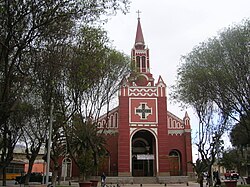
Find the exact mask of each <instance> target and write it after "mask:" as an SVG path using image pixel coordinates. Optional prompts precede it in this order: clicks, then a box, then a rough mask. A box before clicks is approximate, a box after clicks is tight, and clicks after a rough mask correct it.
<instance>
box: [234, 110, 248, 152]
mask: <svg viewBox="0 0 250 187" xmlns="http://www.w3.org/2000/svg"><path fill="white" fill-rule="evenodd" d="M230 140H231V143H232V145H233V146H236V147H238V148H240V147H246V146H247V145H249V144H250V118H247V116H245V115H244V116H242V117H241V119H240V122H239V123H237V124H236V125H235V126H234V127H233V128H232V131H231V133H230Z"/></svg>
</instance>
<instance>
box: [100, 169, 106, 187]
mask: <svg viewBox="0 0 250 187" xmlns="http://www.w3.org/2000/svg"><path fill="white" fill-rule="evenodd" d="M105 186H106V176H105V173H104V172H103V173H102V175H101V187H105Z"/></svg>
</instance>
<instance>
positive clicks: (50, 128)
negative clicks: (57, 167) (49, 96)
mask: <svg viewBox="0 0 250 187" xmlns="http://www.w3.org/2000/svg"><path fill="white" fill-rule="evenodd" d="M53 109H54V105H53V103H52V104H51V108H50V121H49V140H48V150H47V165H46V183H45V184H46V185H48V184H49V167H50V146H51V137H52V123H53Z"/></svg>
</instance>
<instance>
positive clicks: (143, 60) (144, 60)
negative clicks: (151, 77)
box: [142, 56, 146, 72]
mask: <svg viewBox="0 0 250 187" xmlns="http://www.w3.org/2000/svg"><path fill="white" fill-rule="evenodd" d="M142 72H146V57H145V56H143V57H142Z"/></svg>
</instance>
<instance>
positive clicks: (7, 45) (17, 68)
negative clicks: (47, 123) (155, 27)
mask: <svg viewBox="0 0 250 187" xmlns="http://www.w3.org/2000/svg"><path fill="white" fill-rule="evenodd" d="M128 4H129V2H128V0H107V1H106V0H105V1H102V0H97V1H91V0H87V1H81V0H76V1H75V0H74V1H73V0H67V1H62V0H55V1H31V0H28V1H15V0H14V1H1V3H0V129H1V134H3V136H2V137H1V138H3V142H6V141H7V139H8V141H10V142H16V141H15V140H14V141H13V140H11V139H9V138H10V137H11V136H9V135H8V134H7V132H8V131H9V129H8V128H7V127H9V126H10V125H11V124H10V123H9V118H10V117H11V115H13V113H14V112H15V111H16V110H18V105H19V103H20V102H22V96H23V93H24V90H25V87H26V85H27V82H29V81H27V80H29V78H30V77H32V76H33V75H32V73H31V72H33V71H31V70H32V68H33V67H34V64H33V60H32V58H30V54H31V52H34V49H36V50H40V48H41V47H44V46H46V42H45V40H44V39H45V38H53V39H57V38H58V37H59V36H60V34H61V33H62V32H64V33H71V35H69V37H72V32H73V31H74V29H72V28H77V25H79V23H84V24H87V23H90V22H94V21H95V20H98V19H99V18H100V17H101V16H102V15H110V14H115V13H116V11H117V10H121V11H123V12H124V13H126V12H127V10H128ZM10 129H14V127H11V128H10ZM4 133H5V134H4ZM16 137H18V136H16ZM4 139H5V140H4ZM1 145H3V147H0V149H1V151H2V158H1V162H2V163H5V164H1V168H0V169H3V170H4V168H5V167H6V166H7V165H8V162H10V161H8V160H11V157H12V151H13V149H14V146H15V144H13V145H12V146H11V147H4V146H5V145H6V144H1ZM3 151H5V152H3ZM6 153H8V157H5V156H6ZM7 159H8V160H7ZM7 161H8V162H7ZM2 166H3V167H2ZM3 185H6V183H5V178H4V180H3Z"/></svg>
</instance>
